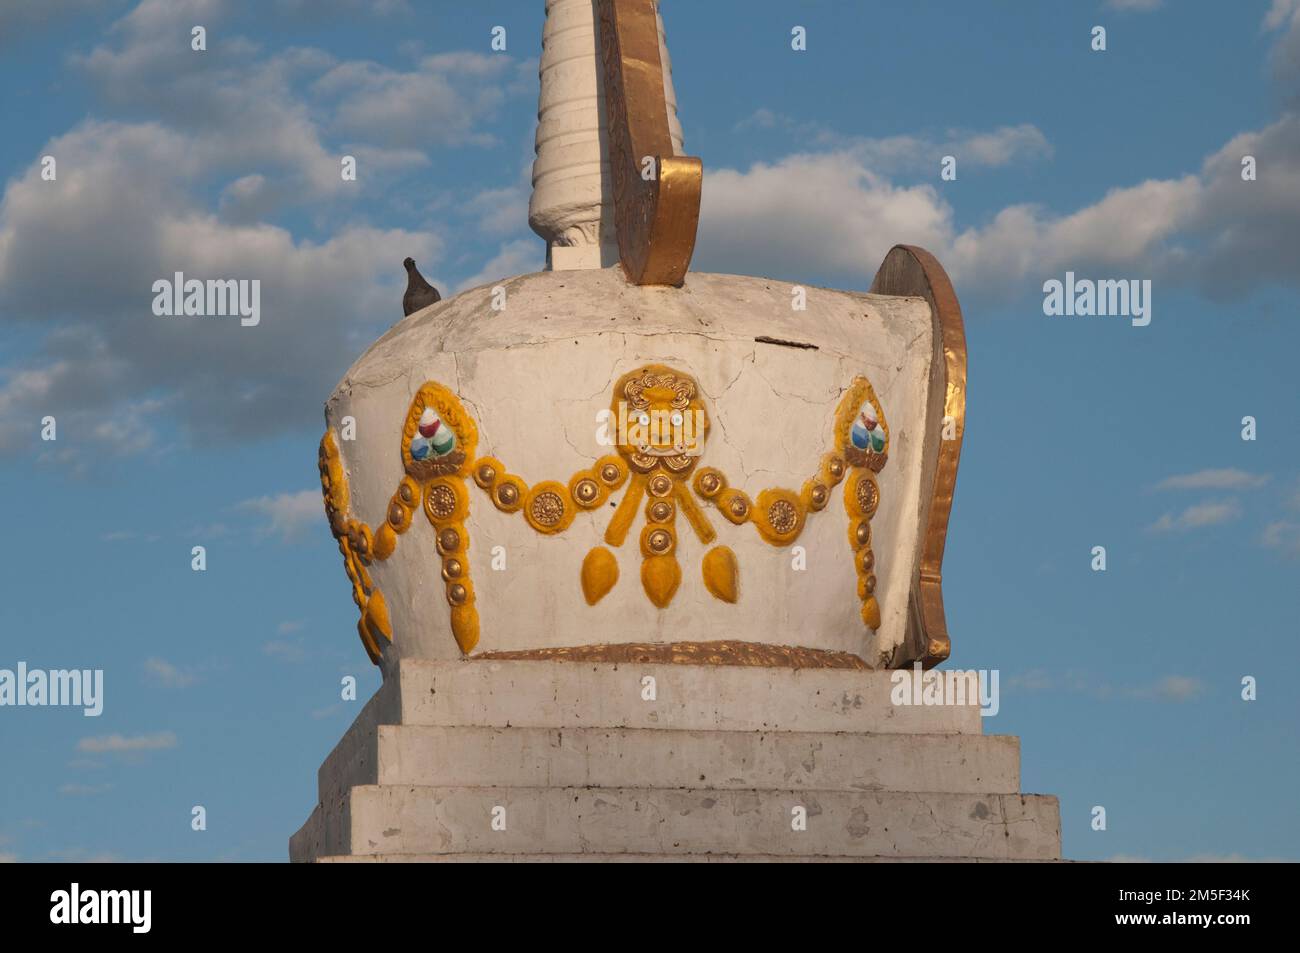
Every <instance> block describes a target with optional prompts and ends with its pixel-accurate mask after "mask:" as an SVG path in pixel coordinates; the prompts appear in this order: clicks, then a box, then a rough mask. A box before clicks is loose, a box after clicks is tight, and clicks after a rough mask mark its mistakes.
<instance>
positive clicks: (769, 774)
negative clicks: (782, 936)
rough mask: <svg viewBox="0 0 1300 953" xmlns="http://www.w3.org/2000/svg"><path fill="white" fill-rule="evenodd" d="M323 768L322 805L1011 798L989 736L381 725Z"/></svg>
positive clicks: (1008, 773) (1010, 750)
mask: <svg viewBox="0 0 1300 953" xmlns="http://www.w3.org/2000/svg"><path fill="white" fill-rule="evenodd" d="M362 730H363V731H365V737H364V738H359V739H356V743H355V744H352V743H350V744H348V745H346V746H344V751H345V756H344V757H342V758H339V759H337V760H335V759H332V760H330V761H327V762H326V766H325V767H324V768H323V769H322V771H321V775H320V790H319V796H320V801H321V802H322V803H327V802H328V801H329V800H330V799H331V798H337V797H340V796H342V795H343V794H344V793H345V792H346V791H347V790H348V789H349V788H352V787H355V786H357V785H366V784H380V785H402V784H414V785H424V786H443V787H562V788H583V787H608V788H619V787H626V788H639V787H654V788H697V789H710V790H722V789H753V788H772V789H791V790H809V789H815V790H822V791H946V792H952V793H962V792H965V793H972V794H981V793H982V794H1015V793H1018V792H1019V790H1020V742H1019V739H1017V738H1015V737H1012V736H998V735H903V734H855V733H848V732H836V733H830V732H795V731H787V732H780V731H777V732H756V731H656V730H649V729H644V728H476V727H459V728H455V727H432V726H423V725H379V726H378V727H377V728H376V729H373V730H368V731H367V730H366V729H365V728H362Z"/></svg>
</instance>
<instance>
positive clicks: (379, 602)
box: [317, 432, 410, 664]
mask: <svg viewBox="0 0 1300 953" xmlns="http://www.w3.org/2000/svg"><path fill="white" fill-rule="evenodd" d="M317 465H318V467H319V469H320V485H321V495H322V496H323V497H324V499H325V515H326V517H327V518H328V519H329V524H330V531H331V532H332V533H333V534H334V538H335V540H337V541H338V544H339V553H340V554H342V556H343V569H344V571H345V572H346V573H347V574H348V581H349V582H350V583H352V601H353V602H355V603H356V605H357V608H358V609H359V610H360V612H361V617H360V618H359V619H358V620H357V634H358V635H359V636H360V637H361V644H362V645H363V646H364V647H365V650H366V655H368V656H369V657H370V661H371V662H374V663H375V664H378V663H379V654H380V651H381V640H382V641H384V642H391V641H392V640H393V627H392V624H391V623H390V622H389V619H388V606H387V604H386V603H385V602H384V594H383V593H382V592H380V591H379V589H378V588H376V587H375V584H374V582H373V581H372V580H371V578H370V572H369V571H368V570H367V568H366V567H367V566H369V565H370V564H371V563H372V561H373V560H374V559H387V558H388V556H389V555H390V554H391V553H392V547H390V546H388V537H387V535H386V534H383V533H381V534H380V535H379V536H378V537H376V536H375V535H374V534H373V533H372V532H371V530H370V527H368V526H366V525H365V524H364V523H358V522H357V521H356V520H353V519H351V517H350V516H349V509H350V505H351V501H350V499H349V495H348V481H347V476H346V474H344V472H343V461H342V460H341V459H340V458H339V448H338V444H337V443H336V442H335V441H334V434H333V433H332V432H326V434H325V436H324V437H322V438H321V442H320V452H319V455H318V458H317ZM406 522H407V523H408V524H409V522H410V518H409V515H408V516H407V518H406ZM384 528H385V529H390V530H391V529H392V527H391V523H385V524H384ZM393 532H397V531H396V530H393Z"/></svg>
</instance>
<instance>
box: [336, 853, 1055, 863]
mask: <svg viewBox="0 0 1300 953" xmlns="http://www.w3.org/2000/svg"><path fill="white" fill-rule="evenodd" d="M593 861H594V862H598V863H604V864H683V863H684V864H1013V863H1033V864H1060V863H1065V861H1061V860H1029V861H1024V860H981V859H979V858H975V857H818V856H814V855H808V854H805V855H791V856H789V857H783V856H780V855H778V854H747V855H746V854H363V855H361V856H359V857H351V856H348V855H346V854H339V855H336V856H331V857H318V858H316V861H315V862H316V863H318V864H581V863H590V862H593Z"/></svg>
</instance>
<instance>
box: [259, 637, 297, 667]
mask: <svg viewBox="0 0 1300 953" xmlns="http://www.w3.org/2000/svg"><path fill="white" fill-rule="evenodd" d="M262 652H263V654H265V655H270V656H272V657H274V658H278V659H280V660H281V661H283V662H294V663H296V662H301V661H303V660H304V659H306V658H307V649H306V647H305V646H304V645H303V644H302V642H301V641H292V642H291V641H288V640H285V639H274V640H272V641H270V642H267V643H266V644H264V645H263V646H262Z"/></svg>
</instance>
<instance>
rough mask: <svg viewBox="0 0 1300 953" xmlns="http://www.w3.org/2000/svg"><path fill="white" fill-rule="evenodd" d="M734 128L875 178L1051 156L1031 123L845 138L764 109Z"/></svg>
mask: <svg viewBox="0 0 1300 953" xmlns="http://www.w3.org/2000/svg"><path fill="white" fill-rule="evenodd" d="M734 128H735V131H737V132H743V131H746V130H749V129H769V130H772V129H774V130H778V131H780V132H782V133H784V134H786V135H787V136H789V137H790V138H791V139H793V140H796V141H797V142H798V143H799V145H800V146H801V147H802V148H803V149H804V150H808V149H812V148H818V149H821V150H824V151H826V152H837V153H843V154H844V155H848V156H852V157H853V158H855V159H857V160H858V161H859V162H861V163H862V164H863V165H864V166H866V167H867V168H869V169H871V170H872V171H873V172H876V173H877V174H888V173H892V172H900V171H916V170H918V169H920V170H926V171H929V172H931V173H932V174H937V170H938V168H939V161H940V159H941V158H942V157H943V156H946V155H951V156H954V157H955V158H956V159H957V163H958V168H959V169H967V168H972V167H974V168H980V167H986V168H993V167H998V166H1004V165H1008V164H1010V163H1012V162H1023V161H1029V160H1033V159H1042V158H1046V157H1048V156H1050V155H1051V154H1052V147H1051V144H1050V143H1049V142H1048V141H1047V137H1046V136H1044V135H1043V133H1042V131H1041V130H1040V129H1039V128H1038V127H1037V126H1034V125H1033V124H1031V123H1021V124H1019V125H1016V126H1000V127H998V128H997V129H992V130H989V131H985V132H974V131H970V130H963V129H950V130H948V132H947V133H946V134H945V135H943V136H932V135H898V136H884V137H867V136H845V135H842V134H840V133H838V132H836V131H835V130H834V129H833V128H831V127H830V126H828V125H826V124H824V123H821V122H817V121H815V120H809V119H804V118H796V117H793V116H788V115H785V114H782V113H777V112H774V111H772V110H771V109H768V108H766V107H762V108H759V109H757V110H755V111H754V113H753V114H752V115H750V116H749V117H748V118H747V119H743V120H741V121H740V122H738V123H736V125H735V127H734Z"/></svg>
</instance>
